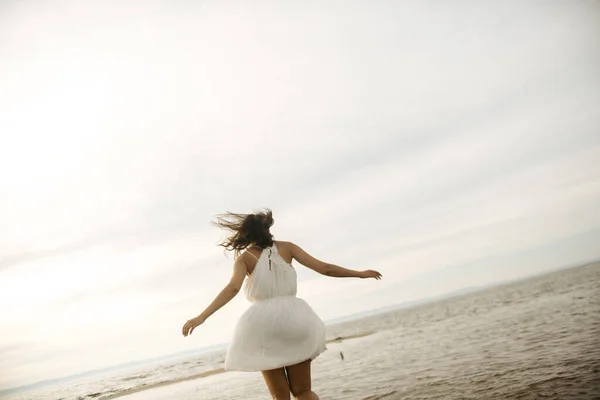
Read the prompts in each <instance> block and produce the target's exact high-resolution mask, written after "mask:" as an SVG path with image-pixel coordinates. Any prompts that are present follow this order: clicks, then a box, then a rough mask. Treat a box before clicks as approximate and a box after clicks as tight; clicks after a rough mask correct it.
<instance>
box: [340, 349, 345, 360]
mask: <svg viewBox="0 0 600 400" xmlns="http://www.w3.org/2000/svg"><path fill="white" fill-rule="evenodd" d="M340 358H341V359H342V361H344V353H342V352H341V351H340Z"/></svg>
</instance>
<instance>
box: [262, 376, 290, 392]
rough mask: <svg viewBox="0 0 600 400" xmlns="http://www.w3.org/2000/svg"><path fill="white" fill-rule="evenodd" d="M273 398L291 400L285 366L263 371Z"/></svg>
mask: <svg viewBox="0 0 600 400" xmlns="http://www.w3.org/2000/svg"><path fill="white" fill-rule="evenodd" d="M262 374H263V377H264V378H265V382H266V383H267V387H268V388H269V392H271V396H273V400H290V385H289V384H288V381H287V377H286V376H285V370H284V369H283V368H277V369H270V370H268V371H262Z"/></svg>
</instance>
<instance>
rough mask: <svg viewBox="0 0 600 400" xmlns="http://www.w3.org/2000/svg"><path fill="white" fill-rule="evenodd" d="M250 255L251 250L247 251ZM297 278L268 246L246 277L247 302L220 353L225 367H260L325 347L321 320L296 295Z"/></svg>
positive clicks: (280, 363) (308, 355)
mask: <svg viewBox="0 0 600 400" xmlns="http://www.w3.org/2000/svg"><path fill="white" fill-rule="evenodd" d="M250 254H251V253H250ZM296 289H297V277H296V270H295V269H294V267H293V266H292V265H291V264H289V263H287V262H286V261H285V260H284V259H283V258H281V256H280V255H279V253H278V251H277V246H276V245H275V244H273V246H272V247H268V248H266V249H264V250H263V252H262V253H261V255H260V257H259V258H258V259H257V262H256V267H255V268H254V271H252V274H251V275H250V276H249V277H248V279H247V280H246V285H245V288H244V291H245V293H246V298H247V299H248V300H249V301H250V302H252V303H253V304H252V305H251V306H250V308H248V310H246V312H245V313H244V314H242V316H241V317H240V319H239V321H238V323H237V325H236V328H235V330H234V334H233V339H232V341H231V343H230V344H229V347H228V349H227V355H226V356H225V369H226V370H230V371H265V370H269V369H275V368H280V367H285V366H289V365H294V364H297V363H299V362H302V361H305V360H308V359H315V358H316V357H317V356H318V355H319V354H321V353H322V352H323V351H325V350H326V349H327V347H326V346H325V324H324V323H323V321H321V319H320V318H319V317H318V316H317V314H316V313H315V312H314V311H313V309H312V308H310V306H309V305H308V304H307V303H306V302H305V301H304V300H302V299H300V298H298V297H296Z"/></svg>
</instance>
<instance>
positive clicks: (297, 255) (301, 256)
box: [289, 243, 381, 279]
mask: <svg viewBox="0 0 600 400" xmlns="http://www.w3.org/2000/svg"><path fill="white" fill-rule="evenodd" d="M289 244H290V250H291V252H292V257H294V259H295V260H296V261H298V262H299V263H300V264H302V265H304V266H305V267H307V268H310V269H312V270H313V271H316V272H318V273H319V274H322V275H326V276H331V277H334V278H362V279H364V278H374V279H381V274H380V273H379V272H377V271H373V270H370V269H369V270H366V271H356V270H353V269H346V268H342V267H340V266H338V265H334V264H329V263H326V262H323V261H321V260H318V259H316V258H314V257H313V256H311V255H310V254H308V253H307V252H306V251H304V250H303V249H302V248H301V247H300V246H298V245H296V244H294V243H289Z"/></svg>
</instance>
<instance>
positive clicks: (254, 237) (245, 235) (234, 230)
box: [213, 208, 274, 257]
mask: <svg viewBox="0 0 600 400" xmlns="http://www.w3.org/2000/svg"><path fill="white" fill-rule="evenodd" d="M273 222H274V220H273V212H272V211H271V210H269V209H268V208H266V209H264V210H262V211H259V212H255V213H254V214H236V213H232V212H226V213H225V214H221V215H218V216H217V219H216V221H214V222H213V223H214V224H215V225H216V226H218V227H220V228H223V229H228V230H230V231H231V235H229V236H228V237H227V238H226V239H225V240H223V241H222V242H221V243H219V246H222V247H224V248H225V250H228V251H233V252H234V254H235V256H236V257H237V256H238V255H239V254H240V252H241V251H242V250H244V249H246V248H248V247H250V246H252V245H254V246H256V247H259V248H261V249H264V248H266V247H270V246H272V245H273V235H271V231H270V228H271V226H273Z"/></svg>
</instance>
